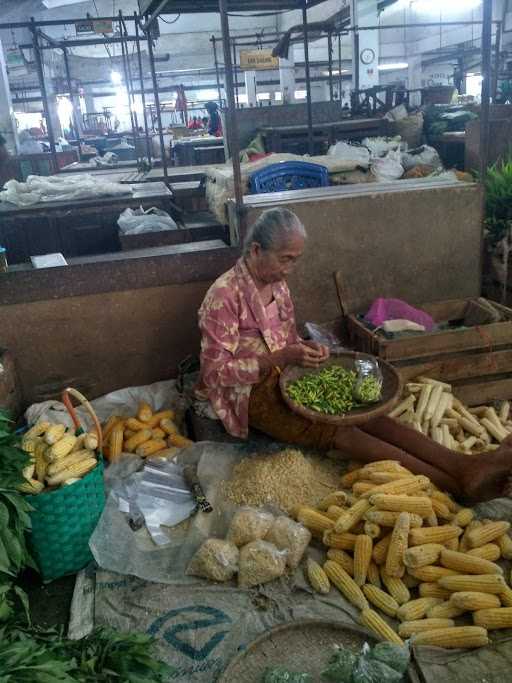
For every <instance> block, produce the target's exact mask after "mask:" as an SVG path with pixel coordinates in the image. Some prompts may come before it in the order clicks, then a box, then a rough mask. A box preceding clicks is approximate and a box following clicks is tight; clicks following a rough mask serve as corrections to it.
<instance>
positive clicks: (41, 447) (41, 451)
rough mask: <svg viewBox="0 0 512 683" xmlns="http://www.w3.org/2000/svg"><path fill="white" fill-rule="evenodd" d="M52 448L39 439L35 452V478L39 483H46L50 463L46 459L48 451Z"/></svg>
mask: <svg viewBox="0 0 512 683" xmlns="http://www.w3.org/2000/svg"><path fill="white" fill-rule="evenodd" d="M48 448H50V446H48V444H46V443H45V442H44V441H43V440H42V439H38V442H37V443H36V447H35V450H34V465H35V477H36V479H37V481H39V482H41V483H42V482H44V478H45V476H46V469H47V467H48V462H47V460H46V457H45V453H46V450H47V449H48Z"/></svg>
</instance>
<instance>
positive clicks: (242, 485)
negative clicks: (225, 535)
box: [222, 449, 340, 513]
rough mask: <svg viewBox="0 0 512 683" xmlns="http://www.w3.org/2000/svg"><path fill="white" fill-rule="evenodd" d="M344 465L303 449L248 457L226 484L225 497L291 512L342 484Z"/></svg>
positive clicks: (316, 501) (240, 503)
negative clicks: (304, 452)
mask: <svg viewBox="0 0 512 683" xmlns="http://www.w3.org/2000/svg"><path fill="white" fill-rule="evenodd" d="M339 477H340V467H339V465H337V464H336V463H333V462H332V461H330V460H327V459H326V458H320V457H317V456H311V457H307V458H306V457H305V456H304V455H303V454H302V453H301V452H300V451H297V450H292V449H286V450H283V451H279V452H278V453H272V454H267V455H256V456H252V457H248V458H244V460H242V461H241V462H240V463H238V464H237V465H235V467H234V468H233V473H232V476H231V479H230V480H229V481H225V482H223V484H222V490H223V494H224V496H225V498H226V499H227V500H229V501H231V502H232V503H236V504H237V505H255V506H262V505H275V506H277V507H279V508H280V509H281V510H283V511H284V512H287V513H291V512H292V511H293V510H294V508H296V507H297V506H301V505H306V506H315V505H316V504H317V503H318V502H319V501H320V500H321V499H322V498H324V497H325V496H326V495H327V494H328V493H330V492H331V491H334V490H336V488H338V486H339Z"/></svg>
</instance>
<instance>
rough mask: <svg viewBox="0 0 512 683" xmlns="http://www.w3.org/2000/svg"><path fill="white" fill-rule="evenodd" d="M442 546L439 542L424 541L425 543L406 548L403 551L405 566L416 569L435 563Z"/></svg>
mask: <svg viewBox="0 0 512 683" xmlns="http://www.w3.org/2000/svg"><path fill="white" fill-rule="evenodd" d="M443 548H444V546H442V545H441V544H440V543H425V545H415V546H414V547H413V548H408V549H407V550H406V551H405V553H404V564H405V566H406V567H410V568H411V569H416V568H417V567H426V566H427V565H429V564H436V563H437V561H438V560H439V557H440V555H441V550H443Z"/></svg>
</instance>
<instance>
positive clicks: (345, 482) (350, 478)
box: [340, 467, 362, 489]
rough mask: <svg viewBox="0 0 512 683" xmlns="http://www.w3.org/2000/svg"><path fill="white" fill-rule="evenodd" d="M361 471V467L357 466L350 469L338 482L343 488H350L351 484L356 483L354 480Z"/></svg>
mask: <svg viewBox="0 0 512 683" xmlns="http://www.w3.org/2000/svg"><path fill="white" fill-rule="evenodd" d="M361 472H362V468H361V467H360V468H358V469H356V470H352V472H347V473H346V474H344V475H343V476H342V477H341V480H340V483H341V485H342V487H343V488H344V489H351V488H352V486H353V485H354V484H355V483H356V481H357V480H358V479H359V477H360V473H361Z"/></svg>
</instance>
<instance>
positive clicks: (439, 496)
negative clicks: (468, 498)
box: [431, 491, 460, 514]
mask: <svg viewBox="0 0 512 683" xmlns="http://www.w3.org/2000/svg"><path fill="white" fill-rule="evenodd" d="M431 498H433V499H435V500H439V501H440V502H441V503H444V505H446V507H447V508H448V510H450V512H453V513H454V514H456V513H457V512H459V510H460V505H458V504H457V503H456V502H455V501H454V500H452V499H451V498H450V496H448V495H447V494H446V493H442V492H441V491H433V492H432V495H431Z"/></svg>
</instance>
